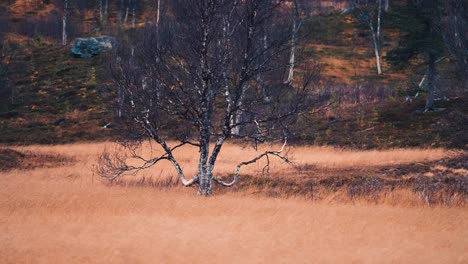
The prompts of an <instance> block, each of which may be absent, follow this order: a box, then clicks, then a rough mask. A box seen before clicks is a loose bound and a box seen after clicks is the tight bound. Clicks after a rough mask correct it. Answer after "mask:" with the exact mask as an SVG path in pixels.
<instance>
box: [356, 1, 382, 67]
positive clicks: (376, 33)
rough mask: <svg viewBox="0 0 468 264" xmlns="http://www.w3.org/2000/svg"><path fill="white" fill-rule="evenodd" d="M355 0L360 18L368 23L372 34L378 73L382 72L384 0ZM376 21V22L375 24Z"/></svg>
mask: <svg viewBox="0 0 468 264" xmlns="http://www.w3.org/2000/svg"><path fill="white" fill-rule="evenodd" d="M375 1H376V2H375V3H374V0H364V1H362V0H355V1H354V2H353V4H354V7H355V8H357V9H358V10H359V19H360V20H361V21H362V22H364V23H367V25H368V27H369V31H370V33H371V36H372V44H373V49H374V54H375V61H376V65H377V66H376V67H377V73H378V74H379V75H380V74H382V66H381V55H380V49H381V44H380V42H381V31H382V26H381V24H382V0H375ZM374 23H375V24H376V25H375V26H374Z"/></svg>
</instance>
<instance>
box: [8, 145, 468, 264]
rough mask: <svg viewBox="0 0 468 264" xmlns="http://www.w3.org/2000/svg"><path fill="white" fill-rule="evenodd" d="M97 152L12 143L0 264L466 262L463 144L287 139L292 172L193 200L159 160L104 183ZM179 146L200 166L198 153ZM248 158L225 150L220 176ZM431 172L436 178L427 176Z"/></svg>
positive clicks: (187, 160) (191, 191)
mask: <svg viewBox="0 0 468 264" xmlns="http://www.w3.org/2000/svg"><path fill="white" fill-rule="evenodd" d="M105 147H106V148H107V149H114V147H115V146H114V145H113V144H112V143H79V144H70V145H57V146H38V145H36V146H34V145H33V146H27V147H10V149H11V151H18V152H17V153H20V154H18V155H19V157H20V158H18V159H17V160H16V161H19V162H18V164H17V166H15V167H13V168H11V167H10V168H8V169H4V170H3V171H0V181H1V182H0V232H1V238H2V239H0V256H1V261H0V262H2V263H88V262H93V263H148V262H149V263H174V262H177V263H180V262H187V261H188V262H190V263H285V262H288V263H467V262H468V253H467V252H468V220H467V219H468V210H467V208H466V199H467V198H466V195H467V194H466V186H461V187H460V186H458V185H460V184H458V185H456V184H452V181H451V179H452V180H453V181H455V182H457V181H461V184H466V183H465V182H463V181H462V180H463V177H466V175H467V171H466V167H464V166H460V163H463V160H466V153H462V152H457V151H447V150H444V149H429V150H427V149H394V150H381V151H378V150H373V151H351V150H345V149H336V148H331V147H292V148H290V149H289V153H288V155H289V157H290V158H291V159H292V160H294V161H295V162H296V166H295V167H290V166H289V165H285V164H282V163H281V162H279V161H277V160H271V162H272V165H271V168H270V173H269V174H266V172H264V171H263V167H264V164H262V163H259V164H253V165H249V166H247V167H244V168H243V170H242V171H241V175H242V176H241V177H242V178H241V180H240V183H239V185H236V186H235V187H232V188H224V187H223V188H221V187H216V188H214V195H213V196H211V197H199V196H197V195H196V187H189V188H185V187H181V186H180V185H179V184H178V183H177V181H176V180H175V179H174V178H173V177H174V176H175V172H174V171H173V170H172V169H171V167H170V166H169V165H167V166H166V164H163V163H161V165H162V166H159V167H158V168H151V169H150V170H147V171H144V172H142V173H141V175H139V176H137V177H127V178H123V179H121V180H119V181H117V182H114V183H112V184H110V183H108V182H105V181H103V180H102V179H100V177H99V176H98V175H97V174H96V173H95V172H94V168H95V166H96V163H97V157H98V154H99V153H101V152H102V150H103V149H104V148H105ZM273 147H278V146H273ZM144 149H145V150H144V151H143V152H144V153H143V155H149V153H150V148H149V146H148V145H146V146H145V148H144ZM3 151H5V149H3ZM153 151H155V152H157V151H158V150H157V149H155V150H153ZM258 151H260V150H258ZM15 153H16V152H15ZM175 154H176V155H177V156H178V159H179V160H181V161H182V163H183V166H184V169H186V170H187V171H188V175H191V173H195V171H196V158H197V154H198V153H197V149H196V148H193V147H186V148H185V147H184V148H182V149H179V150H177V151H176V153H175ZM255 155H256V152H255V150H254V149H252V148H241V147H239V146H237V145H232V144H230V145H226V146H225V149H223V152H222V153H221V156H220V160H219V164H218V167H217V169H218V170H217V171H216V174H217V175H220V176H223V175H224V176H226V177H228V176H229V175H228V174H229V173H232V172H233V170H234V168H235V166H236V164H237V163H239V162H240V161H241V160H245V159H246V158H247V159H248V158H250V157H251V156H255ZM165 166H166V167H165ZM465 166H466V165H465ZM440 174H443V175H445V176H444V177H446V178H445V180H442V181H439V183H440V184H443V183H444V184H445V185H443V186H442V187H440V184H439V185H436V184H434V185H430V184H431V183H432V182H433V181H424V180H423V178H424V179H425V178H427V179H433V180H435V179H439V178H440ZM460 177H462V178H461V179H462V180H460ZM340 179H341V180H340ZM355 181H357V183H359V185H357V184H355ZM418 184H419V185H418ZM356 186H361V187H359V188H357V187H356ZM362 186H364V187H362ZM421 186H423V187H425V188H426V189H424V188H423V189H421ZM434 186H436V187H439V189H437V188H436V187H434ZM454 186H455V187H454ZM456 186H458V187H456ZM366 188H368V189H366ZM431 188H432V189H431ZM463 188H465V189H463ZM429 189H430V190H433V193H428V192H427V190H429ZM463 190H465V192H464V191H463Z"/></svg>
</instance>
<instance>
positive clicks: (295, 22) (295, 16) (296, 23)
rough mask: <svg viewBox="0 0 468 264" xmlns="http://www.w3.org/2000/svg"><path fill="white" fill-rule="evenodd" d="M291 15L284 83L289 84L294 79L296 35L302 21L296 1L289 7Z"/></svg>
mask: <svg viewBox="0 0 468 264" xmlns="http://www.w3.org/2000/svg"><path fill="white" fill-rule="evenodd" d="M291 14H292V30H291V52H290V55H289V70H288V78H287V80H286V83H291V82H292V81H293V79H294V65H295V63H296V45H297V35H298V33H299V30H300V28H301V24H302V19H301V17H300V11H299V4H298V2H297V0H293V1H292V7H291Z"/></svg>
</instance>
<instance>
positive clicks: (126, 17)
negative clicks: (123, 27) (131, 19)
mask: <svg viewBox="0 0 468 264" xmlns="http://www.w3.org/2000/svg"><path fill="white" fill-rule="evenodd" d="M131 3H132V0H129V2H128V3H127V8H126V11H125V18H124V22H123V23H124V24H127V21H128V12H129V10H130V4H131Z"/></svg>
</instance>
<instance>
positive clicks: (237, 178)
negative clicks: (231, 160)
mask: <svg viewBox="0 0 468 264" xmlns="http://www.w3.org/2000/svg"><path fill="white" fill-rule="evenodd" d="M286 144H287V138H285V140H284V143H283V146H281V149H280V150H278V151H265V152H263V153H262V154H260V155H258V156H257V157H255V158H253V159H251V160H249V161H244V162H241V163H239V165H237V167H236V171H235V174H234V178H233V180H232V181H230V182H225V181H223V180H221V179H218V178H216V177H214V176H213V180H214V181H215V182H216V183H218V184H220V185H222V186H225V187H231V186H233V185H234V184H235V183H236V182H237V181H238V180H239V175H240V169H241V167H242V166H245V165H249V164H252V163H255V162H257V161H258V160H260V159H262V158H264V157H266V158H267V165H266V166H265V168H263V170H265V169H266V170H267V171H268V170H269V168H268V167H269V163H270V157H269V156H270V155H271V156H275V157H278V158H280V159H282V160H283V161H284V162H286V163H288V164H294V163H293V162H292V161H291V160H289V159H288V158H287V157H285V156H283V155H281V153H282V152H283V151H284V148H285V147H286Z"/></svg>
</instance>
